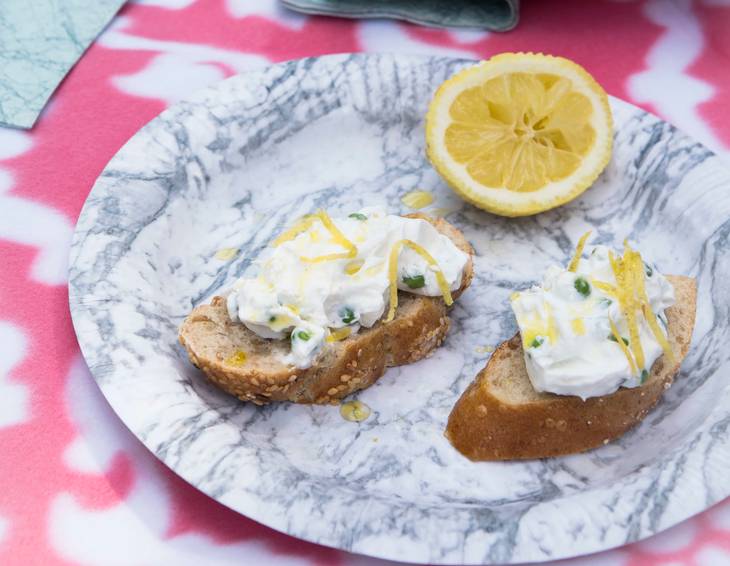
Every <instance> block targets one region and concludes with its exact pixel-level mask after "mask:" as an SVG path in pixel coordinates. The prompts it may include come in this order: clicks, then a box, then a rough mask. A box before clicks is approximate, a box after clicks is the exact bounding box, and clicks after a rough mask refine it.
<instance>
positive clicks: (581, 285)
mask: <svg viewBox="0 0 730 566" xmlns="http://www.w3.org/2000/svg"><path fill="white" fill-rule="evenodd" d="M573 286H574V287H575V290H576V291H578V292H579V293H580V294H581V295H583V296H584V297H587V296H589V295H590V294H591V285H590V283H588V281H586V280H585V279H584V278H583V277H576V279H575V283H573Z"/></svg>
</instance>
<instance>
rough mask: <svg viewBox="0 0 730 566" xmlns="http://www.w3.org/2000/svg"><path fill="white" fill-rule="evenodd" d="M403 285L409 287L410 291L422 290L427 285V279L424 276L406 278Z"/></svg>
mask: <svg viewBox="0 0 730 566" xmlns="http://www.w3.org/2000/svg"><path fill="white" fill-rule="evenodd" d="M403 283H405V284H406V285H408V287H409V288H410V289H420V288H421V287H423V286H425V285H426V279H425V278H424V277H423V275H413V276H408V275H406V276H404V277H403Z"/></svg>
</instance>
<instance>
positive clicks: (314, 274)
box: [227, 208, 468, 368]
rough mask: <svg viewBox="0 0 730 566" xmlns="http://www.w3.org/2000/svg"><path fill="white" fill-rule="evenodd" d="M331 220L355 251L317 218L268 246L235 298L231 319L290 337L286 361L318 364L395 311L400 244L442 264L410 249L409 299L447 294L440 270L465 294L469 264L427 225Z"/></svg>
mask: <svg viewBox="0 0 730 566" xmlns="http://www.w3.org/2000/svg"><path fill="white" fill-rule="evenodd" d="M327 218H328V217H327ZM328 219H329V218H328ZM331 221H332V223H333V224H334V227H335V228H336V230H337V231H339V233H340V234H341V235H342V236H343V237H344V238H345V240H346V243H351V244H352V245H353V246H354V248H352V249H350V248H348V247H347V246H346V245H343V241H342V240H341V239H340V238H338V237H337V236H336V235H335V234H333V232H332V231H331V230H330V229H328V228H327V226H326V225H325V223H324V222H323V221H322V220H321V219H315V220H314V221H312V222H310V223H309V225H308V226H307V224H305V225H303V228H304V229H303V230H302V231H300V232H299V233H296V234H292V236H291V237H289V238H285V239H284V241H281V242H279V243H278V245H274V246H272V247H270V248H268V249H267V250H266V252H265V253H264V254H262V256H261V257H260V258H258V259H257V260H256V261H255V264H256V265H257V266H258V275H257V276H255V277H248V278H242V279H240V280H239V281H237V282H236V284H235V285H234V289H233V291H232V292H231V293H230V294H229V295H228V303H227V306H228V313H229V316H230V317H231V319H232V320H233V321H236V322H242V323H243V324H245V325H246V327H247V328H249V329H250V330H251V331H253V332H255V333H256V334H258V335H259V336H261V337H263V338H271V339H289V340H290V342H291V353H290V354H289V355H288V356H287V357H286V359H285V360H284V361H285V362H286V363H289V364H292V365H295V366H297V367H300V368H306V367H309V366H311V365H312V363H313V362H314V359H315V358H316V356H317V355H318V353H319V352H320V351H321V350H322V348H323V346H324V345H325V344H326V343H327V341H328V340H330V341H331V340H336V339H342V338H343V337H345V336H347V335H349V334H352V333H355V332H357V331H358V330H359V328H360V327H366V328H369V327H371V326H373V325H374V324H375V323H376V322H377V321H378V320H380V318H381V317H383V315H384V314H385V310H386V308H387V307H388V305H389V293H388V291H389V288H390V277H389V269H388V267H389V259H390V253H391V250H393V248H394V246H396V245H397V244H398V242H399V241H402V240H410V241H412V242H415V243H416V244H418V245H419V246H421V247H422V248H423V249H425V250H426V251H427V252H428V253H430V255H431V256H432V258H433V259H434V260H435V261H436V264H437V267H436V266H432V265H429V263H428V262H427V261H426V260H425V259H424V258H423V257H422V256H421V255H419V254H418V253H416V252H415V251H414V250H413V249H411V248H410V247H408V246H403V247H402V249H400V252H398V256H397V279H396V280H397V285H398V289H401V290H403V291H407V292H409V293H415V294H418V295H426V296H441V295H442V289H441V287H440V286H439V283H438V280H437V271H438V270H440V271H441V272H442V273H443V276H444V278H445V280H446V282H447V284H448V287H449V289H450V290H452V291H453V290H456V289H458V288H459V287H460V286H461V280H462V275H463V271H464V267H465V266H466V263H467V260H468V256H467V254H465V253H464V252H462V251H461V250H459V249H458V248H457V247H456V246H455V245H454V243H453V242H452V241H451V240H450V239H449V238H448V237H446V236H444V235H442V234H441V233H439V232H438V231H437V230H436V229H435V228H434V227H433V226H432V225H431V224H429V223H428V222H426V221H425V220H421V219H416V218H404V217H402V216H395V215H386V214H385V213H384V212H383V211H382V210H380V209H377V208H365V209H363V210H361V211H359V212H357V213H353V214H350V215H349V216H347V217H345V218H337V219H331ZM355 248H356V249H355ZM326 256H335V257H334V258H327V257H326ZM344 256H349V257H344ZM315 258H316V259H315ZM313 260H314V261H313Z"/></svg>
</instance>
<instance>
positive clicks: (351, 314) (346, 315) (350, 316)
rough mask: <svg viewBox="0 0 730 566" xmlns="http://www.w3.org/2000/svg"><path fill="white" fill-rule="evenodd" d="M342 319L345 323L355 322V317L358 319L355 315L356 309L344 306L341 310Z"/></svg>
mask: <svg viewBox="0 0 730 566" xmlns="http://www.w3.org/2000/svg"><path fill="white" fill-rule="evenodd" d="M339 315H340V319H341V320H342V322H344V323H345V324H350V323H351V322H355V319H357V316H355V311H354V310H352V309H351V308H350V307H342V308H341V309H340V312H339Z"/></svg>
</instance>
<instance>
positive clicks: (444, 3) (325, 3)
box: [282, 0, 520, 31]
mask: <svg viewBox="0 0 730 566" xmlns="http://www.w3.org/2000/svg"><path fill="white" fill-rule="evenodd" d="M282 4H284V6H286V7H287V8H290V9H292V10H296V11H298V12H304V13H307V14H323V15H327V16H343V17H346V18H397V19H401V20H408V21H409V22H414V23H417V24H423V25H427V26H436V27H470V28H486V29H489V30H493V31H507V30H509V29H512V28H513V27H515V26H516V25H517V20H518V18H519V8H520V2H519V0H282Z"/></svg>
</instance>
